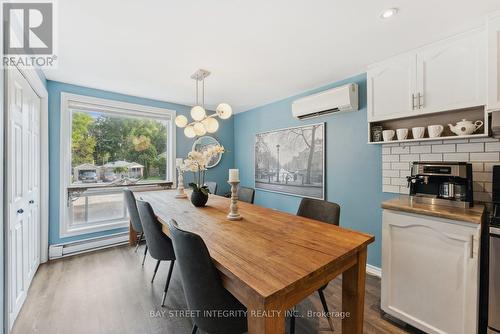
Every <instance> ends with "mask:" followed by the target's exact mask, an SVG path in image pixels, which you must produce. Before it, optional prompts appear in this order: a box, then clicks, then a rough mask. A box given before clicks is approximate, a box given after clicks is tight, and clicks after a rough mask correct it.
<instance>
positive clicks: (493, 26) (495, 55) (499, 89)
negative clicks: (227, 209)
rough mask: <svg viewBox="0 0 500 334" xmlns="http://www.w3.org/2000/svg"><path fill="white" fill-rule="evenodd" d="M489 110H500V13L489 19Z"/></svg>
mask: <svg viewBox="0 0 500 334" xmlns="http://www.w3.org/2000/svg"><path fill="white" fill-rule="evenodd" d="M487 109H488V110H500V12H497V13H495V14H493V15H491V16H490V17H489V18H488V107H487Z"/></svg>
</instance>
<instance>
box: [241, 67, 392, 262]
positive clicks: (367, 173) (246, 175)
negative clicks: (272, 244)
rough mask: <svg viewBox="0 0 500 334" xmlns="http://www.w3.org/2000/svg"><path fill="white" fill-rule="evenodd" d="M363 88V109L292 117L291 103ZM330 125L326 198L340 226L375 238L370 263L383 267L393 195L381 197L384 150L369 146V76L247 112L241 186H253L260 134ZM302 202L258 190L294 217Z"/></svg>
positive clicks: (259, 196)
mask: <svg viewBox="0 0 500 334" xmlns="http://www.w3.org/2000/svg"><path fill="white" fill-rule="evenodd" d="M349 82H356V83H357V84H358V85H359V100H360V101H359V102H360V110H359V111H357V112H349V113H338V114H334V115H329V116H326V117H321V118H315V119H310V120H307V121H299V120H297V119H295V118H293V117H292V114H291V103H292V102H293V100H295V99H297V98H298V97H302V96H305V95H309V94H312V93H316V92H318V91H322V90H325V89H329V88H333V87H336V86H340V85H343V84H346V83H349ZM318 122H326V199H327V200H328V201H332V202H337V203H339V204H340V206H341V214H340V224H341V226H344V227H348V228H352V229H354V230H358V231H363V232H367V233H370V234H372V235H375V243H374V244H372V245H371V246H370V247H369V252H368V263H369V264H371V265H374V266H377V267H380V245H381V243H380V242H381V209H380V203H381V202H382V201H383V200H384V199H386V198H389V196H390V195H385V194H383V193H382V180H381V175H382V171H381V169H382V159H381V152H380V150H381V147H380V145H368V144H367V142H368V136H367V122H366V75H365V74H362V75H358V76H355V77H352V78H348V79H345V80H343V81H340V82H336V83H333V84H329V85H327V86H324V87H321V88H318V89H315V90H311V91H309V92H306V93H302V94H299V95H296V96H292V97H289V98H286V99H284V100H281V101H277V102H274V103H271V104H268V105H265V106H261V107H258V108H255V109H252V110H249V111H247V112H244V113H240V114H237V115H236V116H235V119H234V133H235V136H234V139H235V153H236V155H235V165H236V168H239V169H240V179H241V184H242V185H244V186H249V187H253V186H254V160H253V159H254V157H253V156H254V154H253V152H254V142H255V134H256V133H259V132H263V131H268V130H273V129H280V128H286V127H291V126H299V125H304V124H309V123H318ZM299 202H300V198H299V197H295V196H289V195H283V194H277V193H271V192H266V191H259V190H257V192H256V196H255V203H256V204H258V205H262V206H266V207H270V208H275V209H278V210H282V211H287V212H291V213H295V212H296V211H297V207H298V205H299Z"/></svg>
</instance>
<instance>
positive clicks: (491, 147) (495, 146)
mask: <svg viewBox="0 0 500 334" xmlns="http://www.w3.org/2000/svg"><path fill="white" fill-rule="evenodd" d="M485 151H486V152H498V151H500V142H498V141H497V142H491V143H486V144H485Z"/></svg>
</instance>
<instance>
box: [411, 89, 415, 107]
mask: <svg viewBox="0 0 500 334" xmlns="http://www.w3.org/2000/svg"><path fill="white" fill-rule="evenodd" d="M411 109H412V110H415V93H412V94H411Z"/></svg>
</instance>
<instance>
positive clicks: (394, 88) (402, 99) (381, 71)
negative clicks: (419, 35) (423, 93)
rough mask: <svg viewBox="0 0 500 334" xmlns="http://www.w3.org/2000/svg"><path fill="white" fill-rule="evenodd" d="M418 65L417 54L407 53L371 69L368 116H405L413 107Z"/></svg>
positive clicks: (369, 74) (369, 118)
mask: <svg viewBox="0 0 500 334" xmlns="http://www.w3.org/2000/svg"><path fill="white" fill-rule="evenodd" d="M415 69H416V68H415V55H403V56H399V57H396V58H393V59H391V60H389V61H387V62H385V63H382V64H379V65H378V66H377V67H374V68H373V69H370V70H369V71H368V73H367V80H368V111H369V113H368V120H370V121H371V120H374V121H375V120H380V119H387V118H398V117H404V115H406V114H407V113H408V112H411V111H412V94H413V92H414V91H415V84H416V82H415Z"/></svg>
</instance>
